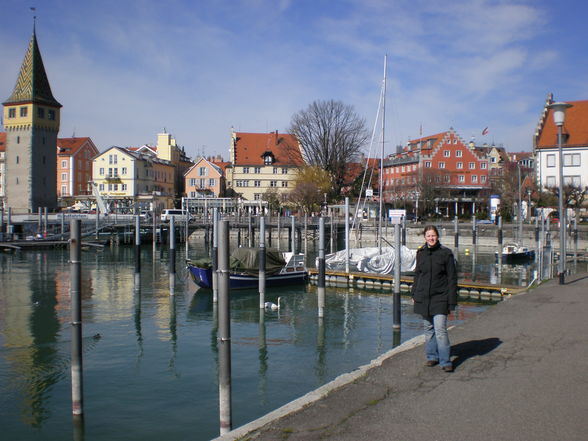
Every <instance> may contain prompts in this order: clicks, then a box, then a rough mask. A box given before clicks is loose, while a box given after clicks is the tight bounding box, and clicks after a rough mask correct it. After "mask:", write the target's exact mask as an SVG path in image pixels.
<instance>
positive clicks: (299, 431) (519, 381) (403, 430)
mask: <svg viewBox="0 0 588 441" xmlns="http://www.w3.org/2000/svg"><path fill="white" fill-rule="evenodd" d="M587 323H588V274H580V275H574V276H569V277H568V279H567V281H566V285H564V286H560V285H558V284H557V281H556V280H552V281H549V282H545V283H544V284H542V285H541V286H540V287H538V288H535V289H532V290H530V291H528V292H527V293H524V294H519V295H516V296H514V297H512V298H510V299H508V300H506V301H504V302H502V303H500V304H498V305H496V306H494V307H492V308H490V309H489V310H488V311H487V312H485V313H483V314H481V315H479V316H477V317H475V318H473V319H471V320H469V321H468V322H466V323H464V324H462V325H460V326H457V327H455V328H453V329H451V330H450V333H449V335H450V339H451V342H452V359H453V363H454V365H455V368H456V369H455V372H453V373H445V372H443V371H442V370H441V369H440V368H439V367H438V366H436V367H433V368H430V367H425V366H424V365H423V362H424V355H423V346H422V338H416V339H413V340H411V341H409V342H406V343H405V344H403V345H401V346H400V347H398V348H396V349H394V350H392V351H390V352H388V353H387V354H385V355H383V356H382V357H380V358H379V359H377V360H375V361H374V362H372V363H371V364H370V365H369V366H365V367H362V368H360V369H359V370H357V371H355V372H353V373H350V374H346V375H343V376H341V377H339V378H338V379H336V380H334V381H333V382H332V383H330V384H328V385H325V386H323V387H322V388H320V389H318V390H317V391H314V392H311V393H309V394H307V395H305V396H304V397H302V398H301V399H299V400H296V401H295V402H292V403H290V404H288V405H286V406H284V407H283V408H280V409H278V410H276V411H275V412H272V413H271V414H269V415H267V416H266V417H263V418H261V419H259V420H256V421H254V422H252V423H250V424H248V425H246V426H243V427H242V428H237V429H236V430H234V431H233V432H231V433H230V434H226V435H224V436H223V437H221V438H218V439H222V440H232V439H242V440H257V441H265V440H272V441H277V440H288V441H298V440H304V441H310V440H338V441H345V440H349V441H351V440H353V441H360V440H366V441H368V440H369V441H373V440H403V441H411V440H415V441H416V440H419V441H420V440H437V441H445V440H447V441H461V440H463V441H466V440H467V441H470V440H476V441H478V440H482V441H484V440H488V441H490V440H492V441H496V440H525V441H526V440H533V441H538V440H578V441H580V440H582V441H584V440H587V439H588V326H587Z"/></svg>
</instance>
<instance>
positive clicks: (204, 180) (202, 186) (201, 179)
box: [198, 178, 247, 188]
mask: <svg viewBox="0 0 588 441" xmlns="http://www.w3.org/2000/svg"><path fill="white" fill-rule="evenodd" d="M245 182H247V181H245ZM198 184H199V187H200V188H205V187H206V179H204V178H200V182H199V183H198Z"/></svg>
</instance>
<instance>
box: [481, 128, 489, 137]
mask: <svg viewBox="0 0 588 441" xmlns="http://www.w3.org/2000/svg"><path fill="white" fill-rule="evenodd" d="M487 134H488V127H486V128H485V129H484V130H482V136H484V135H487Z"/></svg>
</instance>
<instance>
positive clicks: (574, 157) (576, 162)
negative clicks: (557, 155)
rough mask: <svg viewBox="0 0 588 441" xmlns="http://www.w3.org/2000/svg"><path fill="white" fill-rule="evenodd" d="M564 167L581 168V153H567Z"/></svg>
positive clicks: (564, 156)
mask: <svg viewBox="0 0 588 441" xmlns="http://www.w3.org/2000/svg"><path fill="white" fill-rule="evenodd" d="M563 164H564V167H579V166H580V154H579V153H566V154H564V155H563Z"/></svg>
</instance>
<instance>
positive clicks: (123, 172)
mask: <svg viewBox="0 0 588 441" xmlns="http://www.w3.org/2000/svg"><path fill="white" fill-rule="evenodd" d="M122 174H123V175H126V174H127V168H126V167H123V168H122Z"/></svg>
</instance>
